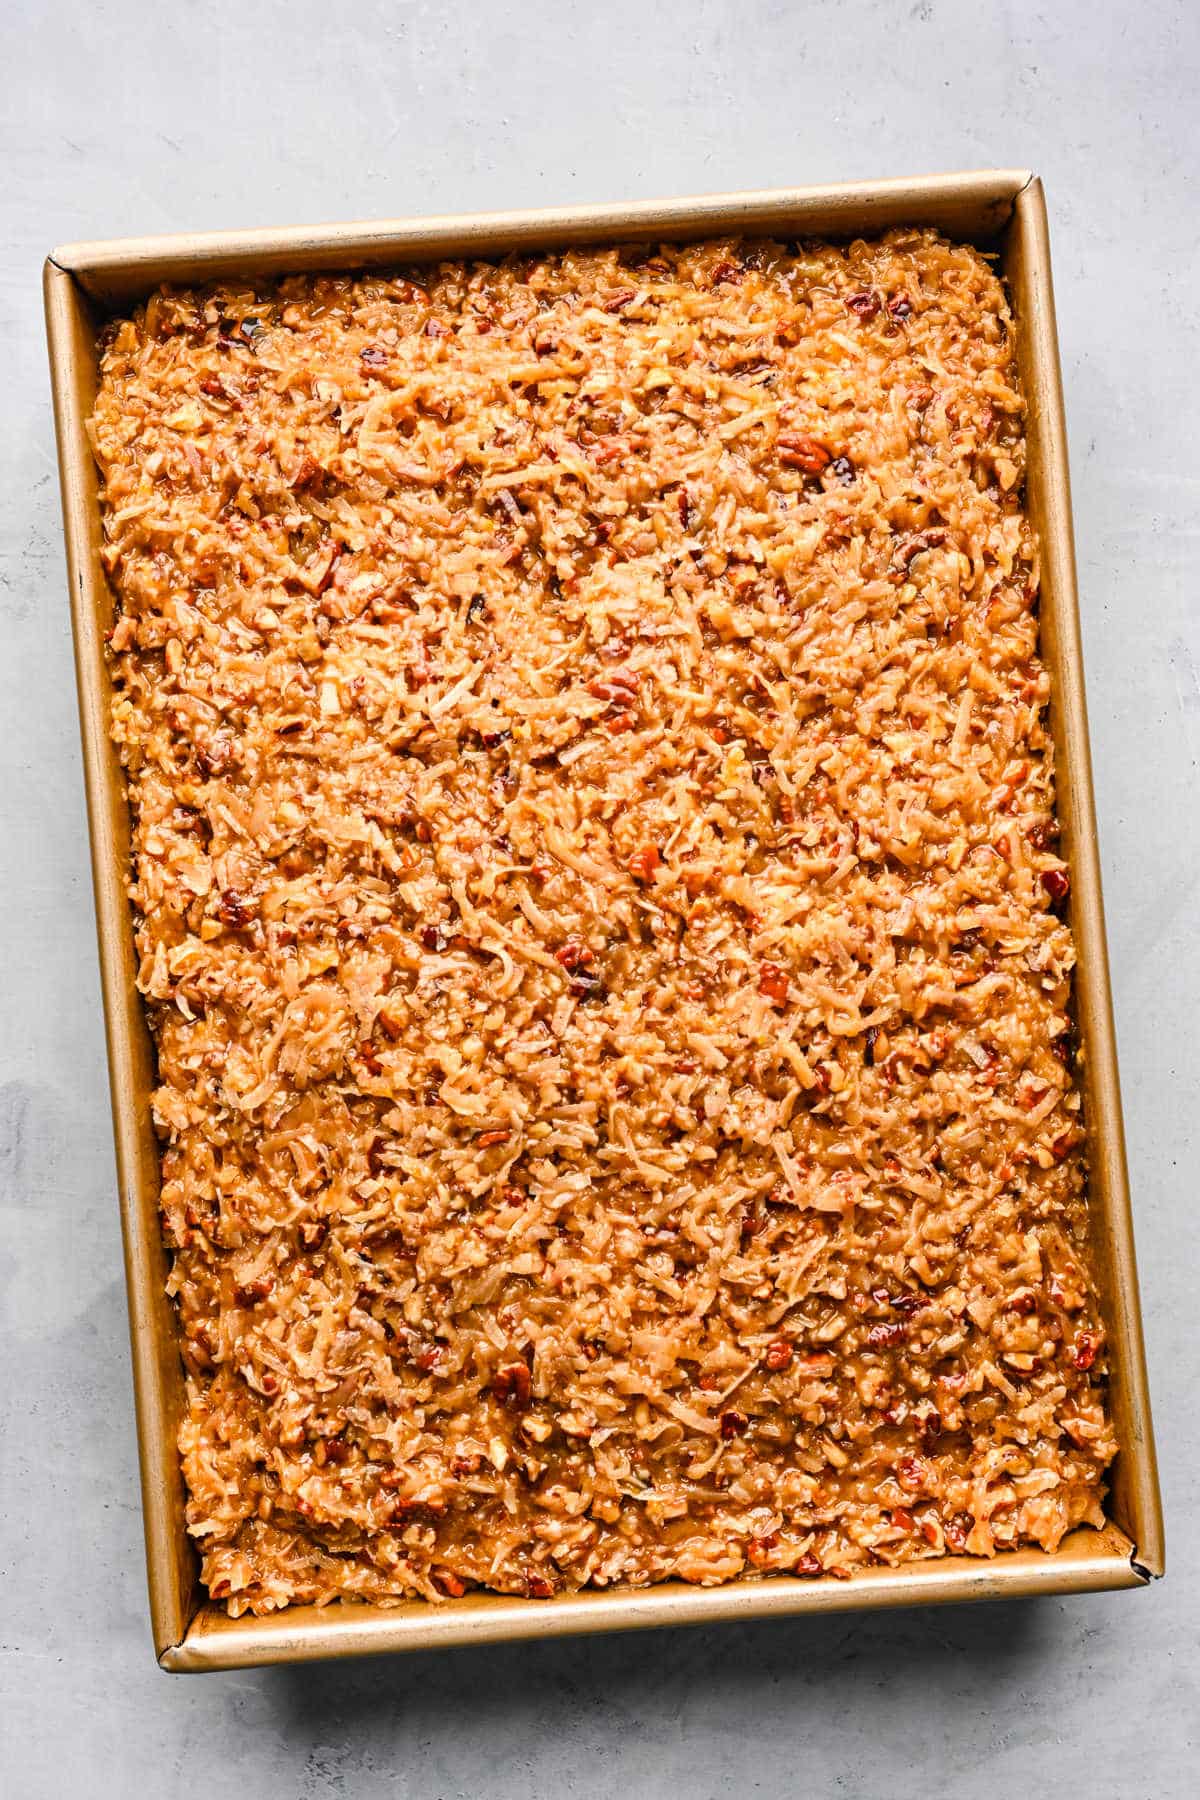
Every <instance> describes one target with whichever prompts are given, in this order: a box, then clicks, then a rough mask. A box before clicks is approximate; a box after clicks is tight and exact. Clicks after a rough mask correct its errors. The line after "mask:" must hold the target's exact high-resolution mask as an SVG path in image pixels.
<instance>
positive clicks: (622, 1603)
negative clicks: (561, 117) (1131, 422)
mask: <svg viewBox="0 0 1200 1800" xmlns="http://www.w3.org/2000/svg"><path fill="white" fill-rule="evenodd" d="M892 225H929V226H936V227H937V228H939V229H940V230H942V231H944V232H945V233H946V234H947V235H948V236H950V237H952V238H957V239H959V240H962V241H967V242H971V243H974V244H977V245H978V246H979V247H980V248H981V249H984V250H986V251H989V252H991V253H994V254H995V255H996V256H997V258H998V266H999V268H1000V271H1001V273H1002V274H1003V276H1004V278H1005V281H1006V282H1007V285H1008V290H1009V294H1010V296H1011V300H1012V304H1013V310H1014V314H1015V318H1016V326H1017V348H1018V359H1019V363H1020V369H1021V376H1022V382H1023V386H1024V392H1025V396H1026V399H1027V402H1028V408H1029V411H1028V418H1027V433H1028V448H1029V475H1028V488H1027V497H1028V503H1029V509H1030V514H1031V517H1032V520H1033V524H1034V526H1035V527H1036V529H1037V531H1038V533H1039V536H1040V540H1041V554H1042V588H1041V624H1042V653H1043V656H1044V659H1045V662H1046V664H1047V666H1048V668H1049V671H1050V675H1051V678H1052V682H1053V698H1052V701H1051V721H1052V726H1053V731H1054V738H1055V743H1056V746H1057V773H1058V803H1059V815H1060V819H1061V823H1062V831H1063V848H1064V854H1065V855H1066V857H1067V858H1068V860H1069V862H1070V864H1071V873H1072V884H1071V900H1070V916H1071V924H1072V928H1073V930H1074V933H1075V942H1076V946H1077V951H1078V959H1079V961H1078V970H1077V975H1076V987H1075V995H1076V1008H1077V1014H1078V1024H1079V1033H1080V1043H1081V1058H1080V1075H1081V1080H1082V1085H1083V1095H1084V1108H1085V1118H1086V1123H1087V1127H1088V1136H1089V1156H1090V1170H1091V1173H1090V1187H1089V1192H1090V1207H1091V1232H1092V1240H1093V1241H1092V1258H1093V1265H1094V1268H1095V1270H1096V1274H1097V1279H1098V1282H1099V1285H1100V1291H1101V1296H1102V1303H1103V1309H1104V1315H1105V1321H1106V1325H1107V1329H1108V1332H1109V1338H1110V1343H1109V1355H1110V1363H1111V1387H1110V1398H1111V1406H1112V1411H1113V1416H1114V1421H1115V1424H1116V1429H1117V1433H1118V1436H1119V1440H1120V1445H1121V1450H1120V1455H1119V1457H1118V1459H1117V1461H1116V1463H1115V1464H1114V1467H1113V1471H1112V1480H1111V1491H1110V1495H1109V1502H1108V1523H1107V1525H1106V1527H1105V1529H1104V1530H1103V1531H1099V1532H1097V1531H1091V1530H1085V1529H1081V1530H1078V1531H1076V1532H1074V1533H1072V1534H1071V1536H1069V1537H1068V1538H1067V1539H1065V1540H1064V1542H1063V1544H1062V1545H1061V1546H1060V1548H1059V1549H1058V1551H1056V1552H1055V1553H1054V1554H1053V1555H1048V1554H1046V1553H1045V1552H1042V1551H1035V1550H1026V1551H1021V1552H1019V1553H1013V1554H1007V1555H1001V1556H998V1557H996V1558H995V1559H994V1560H993V1561H990V1562H982V1561H979V1560H977V1559H975V1558H971V1557H961V1556H958V1557H955V1556H947V1557H944V1558H941V1559H939V1560H937V1561H929V1562H922V1563H915V1564H912V1565H909V1566H907V1567H903V1568H900V1569H880V1570H869V1571H866V1572H864V1573H862V1574H857V1575H855V1576H853V1577H852V1578H851V1579H850V1580H848V1581H837V1580H833V1579H831V1578H826V1579H823V1580H819V1581H815V1582H814V1581H806V1580H799V1579H796V1578H794V1577H782V1576H781V1577H777V1578H773V1579H771V1580H766V1581H763V1580H745V1579H743V1580H740V1581H736V1582H732V1583H730V1584H728V1585H727V1586H724V1587H720V1588H695V1587H689V1586H687V1585H685V1584H682V1583H669V1584H665V1585H662V1586H659V1587H653V1588H646V1589H639V1590H617V1591H613V1592H600V1593H583V1594H574V1595H563V1596H561V1597H559V1598H557V1599H553V1600H547V1601H540V1600H525V1599H517V1598H510V1597H507V1596H501V1595H487V1594H471V1595H467V1596H464V1597H463V1598H462V1599H460V1600H452V1601H447V1602H446V1603H445V1604H444V1605H440V1606H435V1605H431V1604H429V1603H428V1602H425V1601H419V1602H412V1603H408V1604H405V1605H402V1606H398V1607H394V1608H385V1607H378V1606H364V1605H356V1604H344V1603H338V1604H336V1605H333V1606H330V1607H326V1608H315V1607H293V1608H289V1609H288V1610H287V1611H286V1612H283V1613H280V1614H277V1615H275V1616H273V1617H271V1618H266V1619H255V1618H249V1617H246V1618H241V1619H230V1618H229V1617H228V1616H227V1615H226V1613H225V1612H224V1610H223V1609H222V1608H220V1607H217V1606H214V1605H213V1604H212V1603H211V1602H210V1601H209V1600H208V1598H207V1596H206V1594H205V1593H204V1590H203V1588H202V1587H201V1586H200V1583H199V1580H198V1573H197V1570H198V1565H197V1559H196V1556H195V1554H194V1552H193V1549H192V1547H191V1544H190V1541H189V1539H188V1537H187V1533H186V1530H185V1526H184V1501H185V1496H184V1491H183V1482H182V1477H181V1474H180V1465H179V1457H178V1454H177V1452H176V1447H175V1434H176V1427H177V1424H178V1421H179V1418H180V1414H181V1411H182V1408H183V1391H184V1379H183V1368H182V1364H181V1362H180V1358H179V1354H178V1350H177V1348H176V1335H175V1320H174V1314H173V1309H172V1306H171V1303H170V1301H169V1300H168V1299H167V1296H166V1291H165V1287H166V1279H167V1259H166V1255H165V1252H164V1250H163V1248H162V1244H161V1240H160V1236H159V1217H158V1183H159V1163H158V1146H157V1143H156V1140H155V1137H154V1132H153V1129H152V1126H151V1120H150V1103H149V1095H150V1090H151V1088H152V1086H153V1084H154V1053H153V1047H152V1045H151V1042H150V1038H149V1034H148V1031H147V1028H146V1022H145V1018H144V1015H143V1011H142V1004H141V1000H140V998H139V996H138V993H137V989H136V985H135V979H134V974H135V970H134V954H133V938H132V932H131V929H130V918H129V906H128V901H127V899H126V893H125V880H126V869H127V862H128V853H129V817H128V808H127V804H126V799H125V789H124V781H123V777H122V773H121V768H120V764H119V762H118V758H117V754H116V751H115V749H114V747H113V745H112V743H111V741H110V739H109V735H108V717H109V694H110V690H109V675H108V667H107V663H106V659H105V651H104V634H105V632H106V630H107V629H108V627H109V626H110V624H111V622H112V615H113V600H112V595H111V593H110V591H109V588H108V585H107V582H106V579H105V576H104V573H103V570H102V567H101V562H100V544H101V522H100V510H99V503H98V497H97V473H96V468H95V464H94V462H93V460H92V455H91V451H90V448H89V445H88V439H87V433H86V421H87V418H88V416H89V414H90V412H91V408H92V404H93V400H94V397H95V392H96V381H97V356H96V341H95V339H96V330H97V327H98V326H99V325H100V324H101V323H102V322H103V320H104V319H105V318H106V317H108V316H111V315H112V314H113V313H114V312H127V311H128V310H130V309H131V308H132V307H134V306H135V305H136V304H137V303H138V301H139V300H141V299H143V298H145V296H146V295H147V294H148V293H149V292H151V290H153V289H154V288H155V287H157V286H158V285H159V283H161V282H164V281H165V282H174V283H181V284H188V285H190V284H194V283H199V282H205V281H211V280H215V279H218V278H223V277H229V276H235V277H243V278H245V279H247V280H251V279H253V278H255V277H256V276H263V275H273V274H277V273H280V272H282V271H285V270H286V271H289V272H291V271H297V272H305V271H313V270H318V269H363V268H371V267H380V266H386V265H388V264H393V263H397V262H403V263H414V262H422V261H432V260H436V259H437V258H440V257H463V256H465V257H471V256H496V255H503V254H504V253H505V252H507V251H510V250H517V249H520V250H536V249H553V248H561V247H564V246H567V245H572V244H589V243H630V242H635V241H645V240H651V241H655V242H664V241H669V240H670V241H688V240H696V239H699V238H703V237H708V236H716V235H722V234H726V233H732V234H735V235H736V234H744V235H749V236H772V235H773V236H780V237H788V238H795V237H810V236H811V237H831V238H843V239H845V238H850V237H866V236H871V235H874V234H877V233H879V232H882V231H884V230H886V229H887V228H888V227H889V226H892ZM44 285H45V301H46V323H47V335H48V340H49V350H50V365H51V376H52V384H53V390H54V411H55V423H56V426H57V432H58V455H59V468H60V474H61V481H62V501H63V518H64V526H65V532H66V547H67V570H68V578H69V582H70V592H71V614H72V621H73V626H74V636H75V663H76V675H77V680H78V686H79V711H80V725H81V731H82V738H83V756H84V776H85V781H86V786H87V800H88V816H89V820H90V828H91V847H92V873H93V881H94V886H95V899H96V922H97V933H98V937H99V949H100V969H101V982H102V989H103V996H104V1012H105V1026H106V1035H107V1041H108V1060H109V1075H110V1081H111V1088H112V1112H113V1131H114V1137H115V1141H116V1155H117V1175H118V1182H119V1188H120V1205H121V1220H122V1228H123V1234H124V1244H125V1269H126V1280H127V1284H128V1294H129V1323H130V1337H131V1344H132V1354H133V1375H134V1393H135V1399H136V1406H137V1419H138V1440H139V1446H140V1459H141V1486H142V1505H143V1512H144V1518H145V1529H146V1562H147V1570H148V1575H149V1588H150V1619H151V1628H152V1632H153V1638H154V1648H155V1653H156V1655H157V1657H158V1660H159V1662H160V1664H161V1665H162V1667H163V1668H165V1669H171V1670H184V1671H196V1670H205V1669H221V1668H245V1667H248V1666H251V1665H257V1664H263V1663H273V1662H290V1661H301V1660H305V1659H309V1658H314V1657H321V1656H353V1655H361V1654H365V1653H367V1652H374V1651H381V1650H416V1649H429V1648H431V1647H434V1646H437V1645H445V1644H462V1643H492V1642H499V1641H503V1640H510V1639H517V1638H526V1637H555V1636H560V1635H564V1634H566V1633H570V1632H578V1631H622V1630H628V1629H631V1628H633V1627H638V1626H652V1625H683V1624H691V1623H699V1622H702V1621H708V1620H717V1619H738V1620H743V1621H744V1620H748V1619H752V1618H759V1617H761V1618H768V1617H779V1616H781V1615H783V1614H789V1613H799V1612H833V1611H840V1610H845V1609H847V1608H854V1607H877V1606H912V1605H920V1604H924V1603H927V1602H932V1601H942V1600H972V1599H987V1598H999V1597H1009V1598H1013V1597H1016V1596H1019V1595H1028V1594H1063V1593H1078V1592H1085V1591H1090V1590H1095V1589H1101V1588H1127V1587H1139V1586H1142V1585H1144V1584H1145V1583H1146V1582H1148V1581H1149V1580H1150V1579H1151V1578H1152V1577H1154V1576H1156V1575H1160V1574H1161V1573H1162V1570H1163V1531H1162V1513H1161V1507H1160V1502H1159V1494H1158V1478H1157V1473H1156V1468H1155V1456H1154V1440H1153V1434H1152V1429H1151V1422H1150V1407H1149V1399H1148V1395H1147V1387H1146V1369H1145V1357H1144V1351H1143V1346H1142V1329H1141V1317H1140V1311H1139V1303H1138V1290H1137V1272H1136V1268H1135V1264H1134V1250H1133V1234H1132V1226H1131V1220H1130V1210H1129V1190H1128V1178H1127V1174H1126V1168H1125V1145H1124V1132H1123V1128H1122V1123H1121V1098H1120V1089H1119V1084H1118V1077H1117V1060H1116V1045H1115V1039H1114V1034H1113V1022H1112V1003H1111V998H1110V991H1109V977H1108V955H1107V949H1106V945H1105V936H1104V912H1103V905H1102V901H1101V894H1100V864H1099V854H1098V848H1097V841H1096V821H1095V809H1094V804H1093V798H1092V778H1091V766H1090V761H1089V753H1088V731H1087V713H1086V706H1085V700H1084V682H1083V666H1082V656H1081V648H1080V639H1079V617H1078V605H1077V597H1076V585H1075V556H1074V546H1073V542H1072V527H1071V493H1070V481H1069V477H1068V472H1067V449H1066V431H1065V425H1064V420H1063V403H1062V385H1061V377H1060V371H1059V360H1058V345H1057V337H1056V328H1055V318H1054V296H1053V289H1052V285H1051V275H1050V246H1049V236H1048V231H1047V223H1046V206H1045V198H1044V195H1043V191H1042V185H1041V183H1040V181H1038V180H1037V178H1036V177H1035V176H1033V175H1031V174H1030V173H1029V172H1028V171H1027V170H989V171H983V172H980V173H974V174H961V175H939V176H928V177H922V178H916V179H911V180H900V181H882V182H865V183H855V184H852V185H844V186H838V187H823V188H796V189H780V190H773V191H768V192H763V193H752V194H724V195H721V194H718V195H712V196H706V197H703V198H697V199H690V200H670V201H653V202H646V203H641V204H631V205H617V206H590V207H570V208H564V209H558V210H554V211H541V212H513V213H493V214H483V215H474V216H465V217H458V218H432V219H423V220H422V219H416V220H398V221H389V222H385V223H381V224H356V225H331V226H323V227H313V228H307V227H297V228H292V229H286V230H275V231H272V230H267V231H239V232H228V233H211V234H205V235H201V236H191V237H167V238H132V239H125V240H119V241H115V242H109V243H94V244H74V245H68V246H66V247H65V248H62V249H59V250H56V251H55V252H54V253H53V255H52V256H51V257H50V258H49V259H48V261H47V263H46V268H45V284H44Z"/></svg>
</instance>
